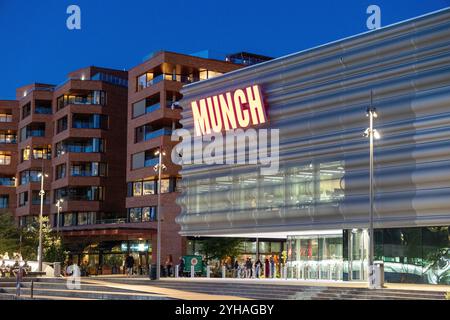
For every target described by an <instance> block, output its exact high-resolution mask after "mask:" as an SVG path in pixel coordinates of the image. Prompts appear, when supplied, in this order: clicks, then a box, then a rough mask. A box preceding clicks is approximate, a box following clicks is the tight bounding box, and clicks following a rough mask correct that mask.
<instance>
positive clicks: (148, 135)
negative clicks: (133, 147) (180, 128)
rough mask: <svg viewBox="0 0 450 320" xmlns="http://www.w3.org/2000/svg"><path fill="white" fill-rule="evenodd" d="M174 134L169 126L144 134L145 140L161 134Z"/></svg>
mask: <svg viewBox="0 0 450 320" xmlns="http://www.w3.org/2000/svg"><path fill="white" fill-rule="evenodd" d="M171 135H172V129H169V128H162V129H159V130H155V131H150V132H146V133H145V135H144V141H147V140H150V139H154V138H158V137H161V136H171Z"/></svg>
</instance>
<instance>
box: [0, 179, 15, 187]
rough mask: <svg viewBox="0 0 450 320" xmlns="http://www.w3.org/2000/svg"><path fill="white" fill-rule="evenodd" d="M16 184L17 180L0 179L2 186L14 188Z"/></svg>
mask: <svg viewBox="0 0 450 320" xmlns="http://www.w3.org/2000/svg"><path fill="white" fill-rule="evenodd" d="M15 184H16V180H15V178H6V177H1V178H0V186H4V187H14V186H15Z"/></svg>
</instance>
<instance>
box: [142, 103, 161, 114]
mask: <svg viewBox="0 0 450 320" xmlns="http://www.w3.org/2000/svg"><path fill="white" fill-rule="evenodd" d="M160 108H161V104H160V103H159V102H158V103H155V104H152V105H149V106H146V107H145V113H150V112H153V111H156V110H158V109H160Z"/></svg>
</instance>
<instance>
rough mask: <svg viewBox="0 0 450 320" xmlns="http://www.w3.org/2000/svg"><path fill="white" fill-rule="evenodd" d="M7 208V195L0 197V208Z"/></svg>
mask: <svg viewBox="0 0 450 320" xmlns="http://www.w3.org/2000/svg"><path fill="white" fill-rule="evenodd" d="M8 207H9V196H8V195H7V194H2V195H0V208H1V209H6V208H8Z"/></svg>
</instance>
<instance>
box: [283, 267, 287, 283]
mask: <svg viewBox="0 0 450 320" xmlns="http://www.w3.org/2000/svg"><path fill="white" fill-rule="evenodd" d="M283 273H284V279H286V280H287V278H288V274H287V273H288V272H287V265H284V266H283Z"/></svg>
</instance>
